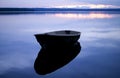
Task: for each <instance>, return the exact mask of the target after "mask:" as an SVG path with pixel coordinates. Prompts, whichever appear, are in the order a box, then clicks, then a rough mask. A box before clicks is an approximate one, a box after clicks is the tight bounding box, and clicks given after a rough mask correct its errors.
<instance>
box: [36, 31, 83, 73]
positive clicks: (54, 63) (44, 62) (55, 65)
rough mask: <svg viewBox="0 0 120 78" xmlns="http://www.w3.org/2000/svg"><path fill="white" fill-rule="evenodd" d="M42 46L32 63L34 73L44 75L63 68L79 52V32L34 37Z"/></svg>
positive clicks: (61, 32) (59, 32)
mask: <svg viewBox="0 0 120 78" xmlns="http://www.w3.org/2000/svg"><path fill="white" fill-rule="evenodd" d="M35 37H36V39H37V41H38V42H39V44H40V45H41V46H42V48H41V50H40V51H39V53H38V56H37V58H36V60H35V63H34V69H35V71H36V73H38V74H40V75H45V74H48V73H51V72H54V71H55V70H57V69H59V68H61V67H63V66H64V65H66V64H68V63H69V62H70V61H72V60H73V59H74V58H75V57H76V56H77V55H78V54H79V52H80V50H81V46H80V43H79V42H78V39H79V38H80V32H76V31H71V30H63V31H55V32H49V33H44V34H36V35H35Z"/></svg>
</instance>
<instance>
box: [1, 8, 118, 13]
mask: <svg viewBox="0 0 120 78" xmlns="http://www.w3.org/2000/svg"><path fill="white" fill-rule="evenodd" d="M91 11H94V12H104V13H113V14H120V8H114V9H112V8H110V9H77V8H0V14H33V13H34V14H46V13H49V14H50V13H52V14H53V13H90V12H91Z"/></svg>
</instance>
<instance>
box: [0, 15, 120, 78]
mask: <svg viewBox="0 0 120 78" xmlns="http://www.w3.org/2000/svg"><path fill="white" fill-rule="evenodd" d="M59 15H60V16H62V17H64V18H61V17H59ZM69 15H70V17H72V18H69V19H68V18H67V17H69ZM66 16H67V17H66ZM74 17H75V19H73V18H74ZM77 17H78V18H77ZM93 17H94V19H93ZM99 17H100V18H99ZM101 17H102V18H101ZM91 18H92V19H91ZM119 20H120V15H119V14H100V13H98V14H94V13H92V14H79V15H76V14H68V15H67V14H48V15H47V14H45V15H39V14H36V15H35V14H28V15H24V14H23V15H0V35H1V36H0V77H2V78H9V77H11V78H13V77H14V78H21V77H22V78H26V77H29V78H30V77H31V78H34V77H37V76H38V75H37V74H35V72H34V69H33V64H34V60H35V58H36V55H37V53H38V52H39V44H38V43H37V41H36V39H35V38H34V34H36V33H41V32H48V31H53V30H62V29H71V30H76V31H80V32H82V35H81V39H80V40H79V41H80V43H81V46H82V50H81V53H80V54H79V55H78V56H77V57H76V58H75V59H74V60H73V61H72V62H71V63H69V64H68V65H66V66H65V67H63V68H61V69H59V70H57V71H56V72H54V73H51V74H49V75H46V76H38V77H44V78H53V77H56V78H61V77H65V78H73V77H76V78H79V77H81V78H91V77H92V78H119V77H120V75H119V73H120V62H119V60H120V57H119V56H120V49H119V45H120V36H119V33H120V22H119Z"/></svg>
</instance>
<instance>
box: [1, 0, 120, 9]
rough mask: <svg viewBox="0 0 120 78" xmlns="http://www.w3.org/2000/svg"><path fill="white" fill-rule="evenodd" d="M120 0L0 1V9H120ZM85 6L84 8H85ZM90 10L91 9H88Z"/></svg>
mask: <svg viewBox="0 0 120 78" xmlns="http://www.w3.org/2000/svg"><path fill="white" fill-rule="evenodd" d="M119 3H120V0H0V7H61V6H62V7H66V6H67V7H80V8H81V7H82V8H83V7H84V8H86V7H87V8H89V7H90V6H91V5H93V8H96V7H97V8H120V7H119V6H120V4H119ZM85 5H86V6H85ZM90 8H91V7H90Z"/></svg>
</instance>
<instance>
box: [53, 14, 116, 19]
mask: <svg viewBox="0 0 120 78" xmlns="http://www.w3.org/2000/svg"><path fill="white" fill-rule="evenodd" d="M55 16H57V17H62V18H78V19H97V18H98V19H102V18H112V17H114V16H113V15H109V14H102V13H90V14H70V13H68V14H55Z"/></svg>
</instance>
